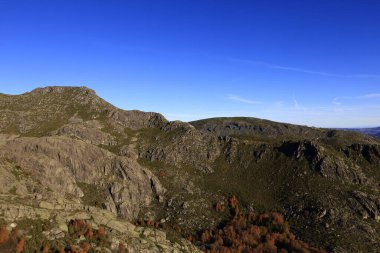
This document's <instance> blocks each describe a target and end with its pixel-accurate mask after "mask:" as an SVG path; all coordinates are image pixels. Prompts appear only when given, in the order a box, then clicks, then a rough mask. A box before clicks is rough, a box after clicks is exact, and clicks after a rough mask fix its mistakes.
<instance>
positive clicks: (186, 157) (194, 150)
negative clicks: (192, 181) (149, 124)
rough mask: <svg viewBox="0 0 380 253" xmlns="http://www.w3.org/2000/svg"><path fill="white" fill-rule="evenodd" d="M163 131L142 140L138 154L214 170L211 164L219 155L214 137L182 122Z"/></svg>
mask: <svg viewBox="0 0 380 253" xmlns="http://www.w3.org/2000/svg"><path fill="white" fill-rule="evenodd" d="M162 130H163V132H161V133H158V134H157V135H156V136H155V137H153V138H152V139H147V140H144V142H143V144H142V145H141V146H140V153H139V157H141V158H144V159H147V160H150V161H164V162H167V163H169V164H172V165H175V166H177V167H182V166H183V165H188V166H194V167H195V168H197V169H199V170H200V171H203V172H206V173H211V172H213V169H212V166H211V165H212V163H213V161H214V160H215V159H216V158H217V157H218V156H219V154H220V149H219V145H218V140H217V138H215V137H212V136H207V135H205V134H202V133H200V132H199V131H198V130H196V129H195V128H194V127H193V126H191V125H190V124H188V123H184V122H171V123H168V124H166V125H165V126H164V127H163V128H162Z"/></svg>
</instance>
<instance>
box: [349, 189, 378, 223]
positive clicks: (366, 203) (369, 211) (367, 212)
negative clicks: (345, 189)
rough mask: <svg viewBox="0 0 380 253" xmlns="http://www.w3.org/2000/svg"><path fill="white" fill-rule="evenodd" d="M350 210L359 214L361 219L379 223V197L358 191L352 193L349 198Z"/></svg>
mask: <svg viewBox="0 0 380 253" xmlns="http://www.w3.org/2000/svg"><path fill="white" fill-rule="evenodd" d="M349 203H350V205H351V208H352V209H353V210H354V211H355V212H357V213H358V214H360V215H361V216H362V217H363V219H368V218H371V219H374V220H375V221H380V197H378V196H375V195H371V194H366V193H364V192H360V191H354V192H352V198H349Z"/></svg>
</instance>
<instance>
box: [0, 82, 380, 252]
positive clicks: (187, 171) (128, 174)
mask: <svg viewBox="0 0 380 253" xmlns="http://www.w3.org/2000/svg"><path fill="white" fill-rule="evenodd" d="M379 189H380V141H379V140H377V139H375V138H372V137H369V136H365V135H362V134H360V133H354V132H348V131H339V130H332V129H319V128H309V127H304V126H296V125H291V124H281V123H276V122H271V121H266V120H260V119H254V118H215V119H206V120H201V121H196V122H190V123H185V122H177V121H175V122H169V121H167V120H166V119H165V118H164V117H163V116H162V115H160V114H158V113H146V112H141V111H124V110H121V109H118V108H116V107H114V106H112V105H111V104H109V103H107V102H106V101H104V100H103V99H101V98H99V97H98V96H97V95H96V94H95V92H94V91H92V90H90V89H88V88H85V87H46V88H39V89H35V90H33V91H31V92H28V93H25V94H22V95H5V94H0V226H1V227H2V228H3V231H5V230H6V231H8V232H9V233H11V231H14V230H16V229H17V230H18V233H19V234H21V235H20V236H22V238H23V239H20V240H19V241H20V242H21V240H25V247H24V251H23V252H34V251H33V250H36V248H38V247H42V248H38V249H37V251H36V252H42V251H43V250H45V252H53V251H52V250H53V244H54V243H60V245H61V246H62V247H63V246H65V247H66V246H67V245H78V246H79V247H80V245H82V246H83V245H85V244H84V243H85V242H86V243H88V244H89V245H90V246H89V247H90V248H91V249H88V252H101V251H103V252H110V251H111V250H113V251H114V252H123V251H121V250H124V252H201V251H210V250H212V252H244V251H242V250H244V247H248V245H249V247H250V249H251V250H249V251H248V252H255V251H254V250H253V249H255V250H257V252H280V249H281V250H282V251H281V252H317V250H325V251H327V252H380V250H379V248H380V193H379ZM231 196H237V199H239V202H240V203H239V213H236V206H233V208H232V209H231V202H230V199H231ZM231 210H232V211H231ZM274 212H275V213H279V215H280V216H278V215H277V214H276V215H274V216H273V218H270V219H269V218H265V217H272V216H266V214H267V213H274ZM250 213H256V214H260V213H261V214H262V215H263V216H255V218H252V217H253V216H252V215H251V216H249V215H250ZM256 217H257V218H256ZM260 217H261V218H260ZM278 217H285V220H286V224H290V227H291V230H292V232H290V231H289V229H288V227H287V226H288V225H283V224H285V223H284V221H283V220H282V218H278ZM279 221H281V222H280V223H279ZM70 222H71V223H70ZM73 222H74V223H73ZM268 222H269V223H268ZM273 222H274V223H273ZM70 224H71V225H70ZM73 224H76V225H75V226H73ZM78 224H79V225H78ZM83 224H86V225H83ZM81 226H84V228H86V229H87V230H88V227H91V229H93V230H94V233H95V234H97V235H98V236H99V233H100V232H99V231H103V230H104V232H102V233H100V234H104V233H106V234H107V236H108V237H107V238H108V239H107V240H106V242H107V243H104V244H99V242H103V241H102V240H103V239H102V240H100V239H99V240H98V241H96V242H95V241H91V240H93V239H91V240H90V239H89V238H90V236H89V235H88V234H87V232H88V231H87V230H86V231H87V232H83V233H82V234H80V233H79V234H78V231H80V229H79V228H82V227H81ZM72 227H74V230H73V228H72ZM78 227H79V228H78ZM243 228H244V229H243ZM260 228H261V230H260ZM75 229H79V230H78V231H77V230H75ZM257 229H259V230H257ZM206 231H208V232H206ZM228 231H229V232H228ZM243 231H246V232H244V233H243ZM255 231H256V232H255ZM8 232H4V233H8ZM231 233H233V235H234V236H235V237H236V235H238V236H237V237H236V238H237V239H236V241H233V240H231V238H232V237H231ZM1 234H2V233H1V230H0V250H1V249H2V248H1V247H2V246H1V242H2V236H1ZM73 235H75V236H76V235H78V238H73V237H70V236H73ZM280 235H281V236H280ZM202 236H203V238H202ZM255 236H258V237H257V238H256V237H255ZM8 237H9V236H8ZM92 237H93V236H92ZM92 237H91V238H92ZM245 237H246V239H244V240H245V241H244V240H243V239H242V238H245ZM9 238H18V237H17V236H15V237H11V236H10V237H9ZM9 238H8V239H7V241H10V239H9ZM20 238H21V237H20ZM99 238H103V237H100V236H99ZM14 240H15V241H17V240H18V239H17V240H16V239H14ZM298 240H299V241H298ZM301 240H302V242H301ZM4 242H5V240H4ZM234 242H235V243H234ZM294 242H297V243H296V244H295V243H294ZM33 243H34V244H36V245H37V246H36V247H35V248H34V249H32V248H30V247H29V246H28V245H32V244H33ZM91 243H92V244H91ZM265 243H266V244H265ZM291 243H293V244H292V246H289V245H290V244H291ZM4 245H6V244H4ZM15 245H17V244H16V243H15ZM43 245H50V247H49V248H44V247H43ZM86 245H87V244H86ZM120 245H123V246H122V247H124V248H122V249H120V247H121V246H120ZM233 245H234V247H235V248H233V249H232V248H231V247H232V246H233ZM242 245H243V246H242ZM260 245H265V247H264V246H260ZM285 245H288V246H286V247H285ZM308 245H312V246H308ZM61 246H60V247H61ZM293 246H294V247H296V246H297V247H299V248H291V249H292V250H290V248H289V247H293ZM4 247H6V246H4ZM7 247H8V246H7ZM9 247H10V246H9ZM28 247H29V248H28ZM57 247H58V246H57ZM60 247H58V248H57V249H59V248H60ZM83 247H84V246H83ZM229 247H230V248H229ZM255 247H256V248H255ZM259 247H262V248H261V250H262V251H259V249H258V248H259ZM239 248H240V250H241V251H238V250H239ZM318 248H319V249H318ZM3 249H4V250H5V248H3ZM229 249H230V251H226V250H229ZM49 250H50V251H49ZM63 250H64V249H63ZM90 250H92V251H90ZM223 250H224V251H223ZM312 250H315V251H312ZM71 251H72V250H71ZM4 252H6V251H4ZM8 252H13V251H8ZM20 252H21V251H20ZM66 252H69V249H68V248H67V250H66ZM72 252H73V251H72ZM78 252H81V251H78ZM82 252H87V251H84V250H83V249H82Z"/></svg>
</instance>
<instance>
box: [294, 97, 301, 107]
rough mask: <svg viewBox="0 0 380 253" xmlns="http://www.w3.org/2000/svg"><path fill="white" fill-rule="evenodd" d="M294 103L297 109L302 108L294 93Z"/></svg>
mask: <svg viewBox="0 0 380 253" xmlns="http://www.w3.org/2000/svg"><path fill="white" fill-rule="evenodd" d="M293 104H294V108H296V109H297V110H299V109H300V105H299V103H298V101H297V99H296V96H295V95H293Z"/></svg>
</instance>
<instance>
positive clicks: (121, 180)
mask: <svg viewBox="0 0 380 253" xmlns="http://www.w3.org/2000/svg"><path fill="white" fill-rule="evenodd" d="M0 157H1V158H2V159H3V160H8V161H12V163H13V164H14V166H18V168H20V172H19V173H20V175H19V177H22V178H23V177H27V178H28V180H29V181H30V182H33V183H32V185H31V186H30V187H32V188H31V189H30V190H31V191H32V192H28V193H33V192H34V191H38V190H39V189H42V188H46V189H49V190H51V191H53V192H54V193H57V194H60V195H62V196H63V197H64V196H65V195H66V194H70V195H73V196H74V197H76V198H81V197H83V196H84V194H83V191H82V189H81V188H80V187H79V186H78V184H77V183H86V184H90V185H91V184H94V185H96V186H97V187H99V188H103V189H105V190H108V194H109V197H110V198H107V200H108V203H107V202H105V203H103V204H104V205H106V206H109V208H110V210H117V213H118V214H119V215H120V216H121V217H124V218H127V219H133V218H136V217H137V215H138V212H139V207H140V206H141V205H149V204H150V203H151V201H152V200H153V199H154V198H158V196H159V195H160V194H163V188H162V186H160V183H159V181H158V179H157V178H156V177H155V176H154V175H153V174H152V173H151V172H150V171H149V170H147V169H144V168H142V167H141V166H140V165H139V164H138V163H137V162H136V161H133V160H130V159H127V158H124V157H118V156H116V155H114V154H112V153H110V152H108V151H106V150H103V149H101V148H98V147H96V146H94V145H90V144H88V143H86V142H83V141H80V140H75V139H71V138H67V137H41V138H33V137H24V138H18V139H17V140H14V141H10V142H8V143H7V145H6V146H3V148H2V149H1V150H0ZM152 185H154V186H155V187H154V191H153V188H152ZM7 188H9V187H7Z"/></svg>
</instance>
